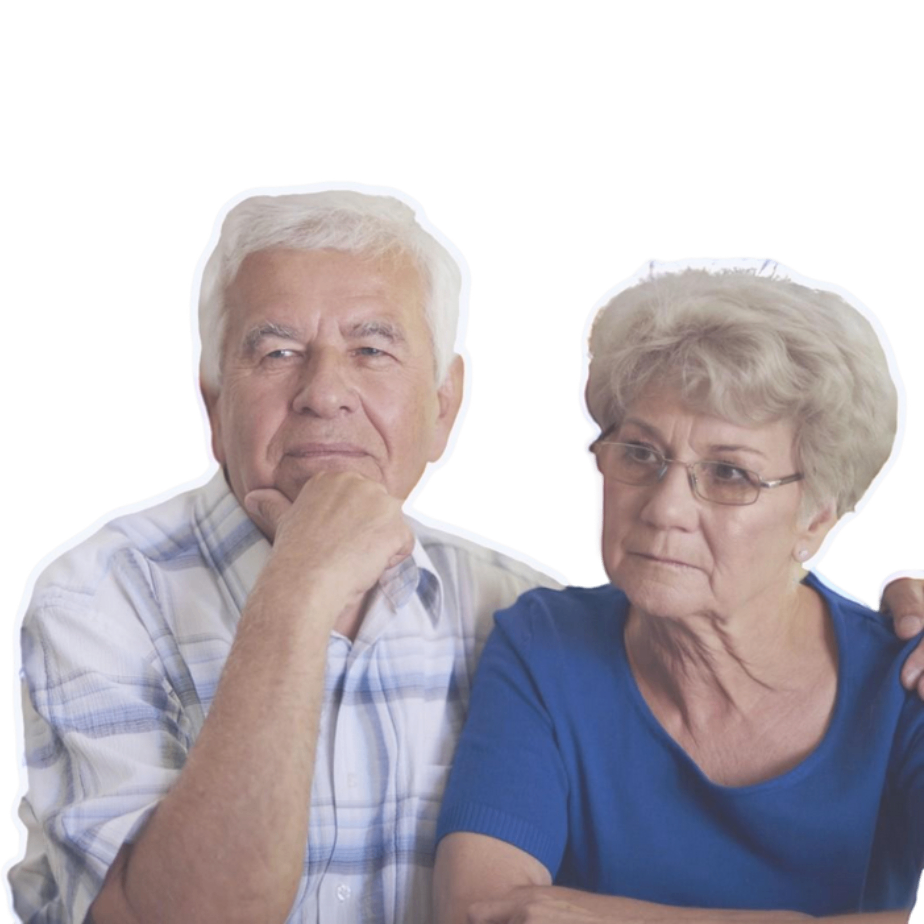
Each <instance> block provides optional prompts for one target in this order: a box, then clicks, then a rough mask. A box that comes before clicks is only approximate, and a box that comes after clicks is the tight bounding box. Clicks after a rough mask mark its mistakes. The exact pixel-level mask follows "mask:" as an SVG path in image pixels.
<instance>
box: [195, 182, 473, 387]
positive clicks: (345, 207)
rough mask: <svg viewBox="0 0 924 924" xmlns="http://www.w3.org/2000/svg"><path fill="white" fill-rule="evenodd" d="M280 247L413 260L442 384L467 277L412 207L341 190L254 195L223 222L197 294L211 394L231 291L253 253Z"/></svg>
mask: <svg viewBox="0 0 924 924" xmlns="http://www.w3.org/2000/svg"><path fill="white" fill-rule="evenodd" d="M276 248H286V249H291V250H306V251H307V250H325V249H330V250H339V251H343V252H345V253H352V254H357V255H360V256H363V257H367V258H369V259H378V258H382V257H402V256H403V257H406V258H409V259H410V260H411V261H412V263H413V264H414V266H415V267H416V268H417V270H418V272H419V273H420V276H421V279H422V281H423V284H424V293H425V294H424V297H425V312H426V318H427V323H428V325H429V327H430V336H431V339H432V342H433V356H434V362H435V368H436V377H437V381H438V382H442V380H443V378H444V376H445V375H446V372H447V370H448V369H449V364H450V362H451V360H452V356H453V347H454V345H455V337H456V328H457V326H458V319H459V297H460V291H461V287H462V275H461V272H460V270H459V266H458V264H457V263H456V261H455V260H454V259H453V257H452V256H451V254H450V253H449V251H448V250H447V249H446V248H445V247H444V246H443V245H442V244H441V243H440V242H439V241H437V240H436V238H434V237H433V235H431V234H430V233H428V232H427V231H425V230H424V229H423V228H422V227H421V226H420V224H418V222H417V218H416V215H415V213H414V210H413V209H412V208H411V207H410V206H409V205H406V204H405V203H404V202H401V201H399V200H398V199H395V198H392V197H391V196H372V195H367V194H366V193H360V192H355V191H353V190H345V189H337V190H328V191H323V192H315V193H300V194H291V195H282V196H252V197H251V198H249V199H244V200H243V201H242V202H239V203H238V204H237V205H235V206H234V208H232V209H231V211H229V212H228V214H227V215H226V216H225V220H224V222H223V223H222V226H221V234H220V236H219V238H218V243H217V244H216V245H215V249H214V250H213V251H212V254H211V256H210V257H209V258H208V261H207V262H206V264H205V267H204V268H203V271H202V285H201V287H200V290H199V337H200V340H201V342H202V355H201V359H200V364H199V369H200V376H201V379H202V382H203V383H204V384H205V385H206V386H207V387H210V388H213V389H217V388H218V387H219V385H220V380H221V359H222V351H223V348H224V334H225V329H226V312H225V293H226V292H227V289H228V286H230V285H231V283H232V282H233V281H234V278H235V277H236V276H237V273H238V270H240V268H241V264H242V263H243V262H244V259H245V258H246V257H247V256H248V255H249V254H252V253H258V252H259V251H263V250H271V249H276Z"/></svg>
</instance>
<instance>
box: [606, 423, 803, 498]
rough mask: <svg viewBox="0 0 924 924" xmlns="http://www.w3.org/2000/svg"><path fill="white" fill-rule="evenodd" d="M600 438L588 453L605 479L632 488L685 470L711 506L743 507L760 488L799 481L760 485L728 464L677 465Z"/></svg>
mask: <svg viewBox="0 0 924 924" xmlns="http://www.w3.org/2000/svg"><path fill="white" fill-rule="evenodd" d="M605 436H606V434H604V436H602V437H600V438H599V439H598V440H596V441H595V442H593V443H592V444H591V446H590V450H591V452H593V453H594V454H595V455H596V457H597V463H598V464H599V466H600V471H601V472H603V474H604V475H605V476H606V477H607V478H612V479H613V480H614V481H618V482H620V483H622V484H631V485H636V486H643V485H653V484H657V483H658V482H659V481H660V480H661V479H662V478H663V477H664V475H665V474H666V472H667V469H668V467H669V466H671V465H682V466H683V467H684V468H686V470H687V476H688V477H689V479H690V487H691V488H692V489H693V493H694V494H695V495H696V496H697V497H699V498H702V499H703V500H704V501H709V502H710V503H713V504H726V505H727V506H730V507H745V506H747V505H749V504H753V503H755V502H756V500H757V498H758V497H760V492H761V489H763V488H779V487H781V486H782V485H784V484H792V483H793V482H794V481H801V480H802V478H803V477H804V476H803V475H802V474H801V473H799V474H795V475H787V476H786V477H785V478H777V479H776V480H774V481H764V480H762V479H761V477H760V475H758V474H757V472H752V471H751V470H750V469H747V468H741V467H740V466H738V465H732V464H731V463H730V462H681V461H679V460H678V459H668V457H667V456H665V455H664V453H662V452H658V450H657V449H652V448H651V447H650V446H645V445H644V444H642V443H617V442H612V441H611V440H608V439H605V438H604V437H605Z"/></svg>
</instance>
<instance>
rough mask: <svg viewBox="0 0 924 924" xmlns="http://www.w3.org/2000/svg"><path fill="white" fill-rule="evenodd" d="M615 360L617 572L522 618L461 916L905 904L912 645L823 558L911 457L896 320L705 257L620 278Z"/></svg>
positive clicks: (459, 885) (456, 810) (493, 728)
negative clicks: (888, 324)
mask: <svg viewBox="0 0 924 924" xmlns="http://www.w3.org/2000/svg"><path fill="white" fill-rule="evenodd" d="M591 353H592V362H591V367H590V379H589V382H588V386H587V401H588V405H589V407H590V410H591V413H592V414H593V416H594V418H595V419H596V421H597V422H598V424H599V425H600V427H601V430H602V433H601V435H600V437H599V438H598V439H597V441H596V442H595V443H594V444H593V447H592V448H593V451H594V453H595V455H596V459H597V464H598V467H599V469H600V471H601V472H602V474H603V559H604V564H605V567H606V572H607V574H608V576H609V578H610V581H611V582H612V583H611V584H610V585H607V586H604V587H598V588H595V589H591V590H582V589H578V588H568V589H566V590H564V591H560V592H554V591H548V590H537V591H533V592H531V593H528V594H526V595H524V596H523V597H521V598H520V600H519V601H518V602H517V603H516V605H514V606H513V607H512V608H511V609H509V610H507V611H505V612H502V613H500V614H498V616H497V619H496V623H497V624H496V628H495V631H494V634H493V635H492V636H491V639H490V640H489V642H488V644H487V647H486V649H485V652H484V655H483V657H482V661H481V665H480V668H479V672H478V675H477V678H476V682H475V687H474V690H473V694H472V700H471V711H470V715H469V720H468V724H467V726H466V728H465V731H464V733H463V736H462V740H461V743H460V745H459V749H458V752H457V755H456V760H455V765H454V768H453V772H452V776H451V779H450V783H449V786H448V789H447V792H446V798H445V802H444V804H443V810H442V814H441V817H440V823H439V832H438V836H439V837H440V838H441V839H442V840H441V842H440V845H439V849H438V853H437V861H436V880H435V897H436V903H437V919H438V920H439V921H441V922H456V921H466V920H472V921H491V922H507V921H522V920H529V921H533V920H536V921H539V920H555V921H572V920H573V921H590V920H607V921H649V920H664V921H683V920H696V921H704V920H708V921H738V920H747V921H753V922H761V921H765V920H766V921H786V920H790V919H793V920H795V919H799V918H802V917H803V916H804V915H811V916H835V915H850V920H851V921H858V920H864V919H866V918H867V917H868V918H869V919H870V920H880V919H881V920H883V921H885V920H896V921H899V920H901V921H904V920H906V919H907V909H909V908H910V907H911V906H912V904H913V903H914V896H915V890H916V886H917V882H918V877H919V875H920V872H921V870H922V868H924V704H922V703H921V702H920V701H919V700H918V699H917V697H915V696H913V695H912V694H909V693H906V692H905V691H904V690H903V688H902V686H901V684H900V682H899V673H900V670H901V665H902V663H903V660H904V657H905V656H906V654H907V652H908V651H910V648H911V647H913V643H903V642H901V641H899V640H897V639H896V638H895V636H894V634H893V633H892V631H891V629H890V628H889V627H888V626H887V625H885V624H884V622H883V621H882V619H881V618H880V617H879V616H877V615H876V614H875V613H873V612H871V611H870V610H867V609H866V608H864V607H862V606H860V605H858V604H856V603H854V602H851V601H849V600H846V599H844V598H843V597H841V596H839V595H838V594H836V593H834V592H833V591H832V590H830V589H829V588H828V587H826V586H825V585H824V584H823V583H822V582H821V581H820V580H818V579H817V578H816V577H815V576H814V575H812V574H808V575H806V573H805V571H804V569H803V563H804V562H806V561H807V560H808V559H809V558H811V557H812V555H813V554H814V553H815V552H816V551H817V550H818V548H819V546H820V545H821V543H822V540H823V539H824V537H825V535H826V534H827V532H828V531H829V530H830V529H831V527H832V526H833V525H834V523H835V522H836V521H837V519H838V518H839V517H840V516H841V515H842V514H844V513H845V512H846V511H848V510H851V509H852V508H853V507H854V505H855V504H856V502H857V501H858V499H859V498H860V497H861V495H862V494H863V492H864V491H865V490H866V488H867V487H868V486H869V484H870V482H871V481H872V480H873V478H874V477H875V475H876V473H877V472H878V471H879V469H880V468H881V467H882V465H883V464H884V462H885V461H886V459H887V458H888V456H889V452H890V450H891V446H892V440H893V437H894V433H895V421H896V394H895V388H894V386H893V384H892V381H891V379H890V377H889V372H888V367H887V363H886V359H885V357H884V355H883V351H882V349H881V347H880V345H879V342H878V341H877V338H876V336H875V334H874V332H873V330H872V328H871V327H870V325H869V324H868V323H867V322H866V320H865V319H864V318H863V317H862V316H861V315H860V314H859V313H858V312H857V311H855V310H854V309H853V308H851V307H850V306H849V305H848V304H846V303H845V302H844V301H843V300H842V299H841V298H839V297H838V296H836V295H833V294H831V293H828V292H820V291H814V290H811V289H808V288H806V287H804V286H802V285H797V284H796V283H794V282H792V281H789V280H787V279H782V278H773V277H770V278H766V277H762V276H760V275H756V274H754V273H752V272H747V271H728V272H723V273H709V272H705V271H702V270H687V271H685V272H680V273H676V274H672V275H665V276H661V277H655V278H651V279H649V280H647V281H645V282H642V283H641V284H639V285H636V286H635V287H634V288H631V289H628V290H626V291H623V292H622V293H621V294H619V295H617V296H616V297H615V298H614V299H613V300H612V301H611V302H610V303H609V304H608V305H606V307H605V308H603V310H602V311H601V313H600V314H599V316H598V318H597V321H596V323H595V325H594V328H593V333H592V336H591ZM553 882H554V883H555V884H556V886H557V887H550V886H551V884H552V883H553ZM518 887H520V888H518ZM559 887H561V888H559ZM591 893H596V894H591ZM473 902H479V903H480V904H476V905H474V907H472V903H473ZM665 906H670V907H665ZM705 909H722V910H705ZM742 909H751V911H750V912H746V911H743V910H742ZM875 912H886V913H885V914H875Z"/></svg>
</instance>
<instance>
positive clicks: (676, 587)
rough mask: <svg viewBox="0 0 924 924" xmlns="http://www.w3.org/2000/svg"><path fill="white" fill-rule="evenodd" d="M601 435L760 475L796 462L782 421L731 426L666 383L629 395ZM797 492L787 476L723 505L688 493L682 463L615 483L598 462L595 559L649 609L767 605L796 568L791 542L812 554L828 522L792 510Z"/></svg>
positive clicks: (671, 612)
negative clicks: (745, 499)
mask: <svg viewBox="0 0 924 924" xmlns="http://www.w3.org/2000/svg"><path fill="white" fill-rule="evenodd" d="M609 439H610V440H616V441H619V442H624V443H638V444H640V445H643V446H646V447H650V448H652V449H656V450H658V451H659V452H661V453H662V454H663V455H665V456H666V457H668V458H671V459H678V460H681V461H683V462H698V461H722V462H727V463H730V464H731V465H734V466H740V467H742V468H747V469H750V470H752V471H754V472H757V473H758V474H759V475H760V477H761V479H762V480H764V481H770V480H773V479H776V478H782V477H785V476H787V475H791V474H794V473H795V472H797V471H798V465H797V462H796V459H795V455H794V447H793V443H794V430H793V426H792V424H791V423H789V422H788V421H777V422H775V423H771V424H766V425H763V426H759V427H744V426H740V425H738V424H734V423H730V422H729V421H727V420H724V419H722V418H719V417H712V416H709V415H708V414H702V413H698V412H695V411H693V410H691V409H690V408H689V407H688V406H686V405H684V404H683V403H682V402H681V400H680V398H679V396H678V395H677V394H676V393H675V392H672V391H662V392H656V393H649V394H647V395H645V396H643V397H641V398H639V399H638V400H637V401H635V402H634V403H633V404H632V405H631V406H630V407H629V408H628V410H627V413H626V419H625V421H624V422H623V423H622V425H621V426H620V427H619V429H618V430H616V431H614V432H613V433H612V434H611V435H610V436H609ZM801 499H802V492H801V488H800V485H799V484H798V483H795V484H789V485H784V486H781V487H778V488H774V489H772V490H762V491H761V493H760V497H759V498H758V499H757V501H756V503H754V504H751V505H749V506H738V507H735V506H723V505H720V504H715V503H710V502H709V501H705V500H702V499H701V498H699V497H697V496H696V495H695V494H694V493H693V490H692V488H691V486H690V480H689V476H688V473H687V470H686V468H685V467H684V466H682V465H671V466H669V467H668V470H667V472H666V473H665V474H664V477H663V478H662V480H661V481H660V482H658V483H657V484H654V485H650V486H635V485H627V484H621V483H620V482H617V481H614V480H613V479H612V478H607V477H606V473H605V471H604V484H603V563H604V567H605V568H606V572H607V574H608V575H609V578H610V580H611V581H612V582H613V583H614V584H615V585H617V586H618V587H620V588H622V590H624V591H625V593H626V595H627V596H628V597H629V600H630V601H631V602H632V604H633V605H634V606H635V607H638V608H640V609H641V610H643V611H644V612H647V613H650V614H655V615H660V616H670V617H675V618H683V617H686V616H692V615H697V614H715V615H718V616H721V617H729V616H733V615H734V614H735V613H737V612H739V611H753V612H756V610H754V608H755V607H760V606H761V605H762V604H765V605H767V606H775V605H777V604H778V602H779V599H780V595H781V594H785V593H787V592H788V591H789V590H790V589H791V588H792V587H793V583H794V580H795V579H796V577H797V575H798V574H799V565H798V561H797V557H796V556H797V555H798V552H799V550H801V549H805V550H806V551H807V552H808V553H809V554H812V553H814V552H815V551H816V550H817V548H818V546H819V545H820V544H821V540H822V539H823V538H824V534H825V533H826V532H827V528H828V526H829V525H830V523H829V522H828V518H827V517H826V518H824V521H823V525H819V522H816V521H813V522H806V520H805V518H804V517H800V502H801ZM816 520H821V518H816Z"/></svg>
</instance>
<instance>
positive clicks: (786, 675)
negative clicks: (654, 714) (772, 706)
mask: <svg viewBox="0 0 924 924" xmlns="http://www.w3.org/2000/svg"><path fill="white" fill-rule="evenodd" d="M625 638H626V650H627V652H628V655H629V662H630V664H631V666H632V671H633V673H634V674H635V677H636V680H637V681H638V684H639V687H640V689H641V690H642V692H643V694H644V695H645V697H646V699H648V700H649V701H651V700H654V701H655V703H656V704H657V705H658V707H659V709H660V710H662V711H663V710H666V711H668V712H670V711H676V714H677V715H678V716H679V717H680V718H681V719H682V720H683V722H684V724H696V725H704V724H709V722H710V721H711V720H712V719H720V718H721V717H723V716H727V715H729V714H731V713H737V714H747V713H749V712H751V711H752V710H753V709H755V708H760V705H761V704H762V703H765V702H767V700H768V699H769V698H772V697H773V696H775V695H777V696H778V695H781V694H794V693H795V694H798V693H800V692H803V691H804V690H805V689H806V687H807V686H810V685H812V684H813V683H814V682H815V678H817V677H818V676H819V674H821V673H827V674H829V675H830V676H833V677H836V659H837V653H836V643H835V641H834V636H833V632H832V629H831V626H830V624H829V620H828V619H827V615H826V610H825V607H824V603H823V601H822V600H821V598H820V597H819V595H818V594H817V593H816V592H815V591H814V590H812V589H811V588H809V587H806V586H805V585H802V584H796V585H794V586H793V587H791V588H787V590H786V591H784V592H783V593H781V594H779V595H777V596H775V597H772V598H770V599H768V600H764V601H763V603H762V605H761V606H760V608H759V611H755V610H752V611H750V612H748V613H746V614H736V615H731V616H725V615H722V614H719V613H701V614H697V615H695V616H691V617H685V618H683V619H678V618H670V617H663V616H657V615H653V614H648V613H644V612H642V611H640V610H638V609H637V608H635V607H632V608H631V609H630V611H629V621H628V624H627V626H626V634H625Z"/></svg>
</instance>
